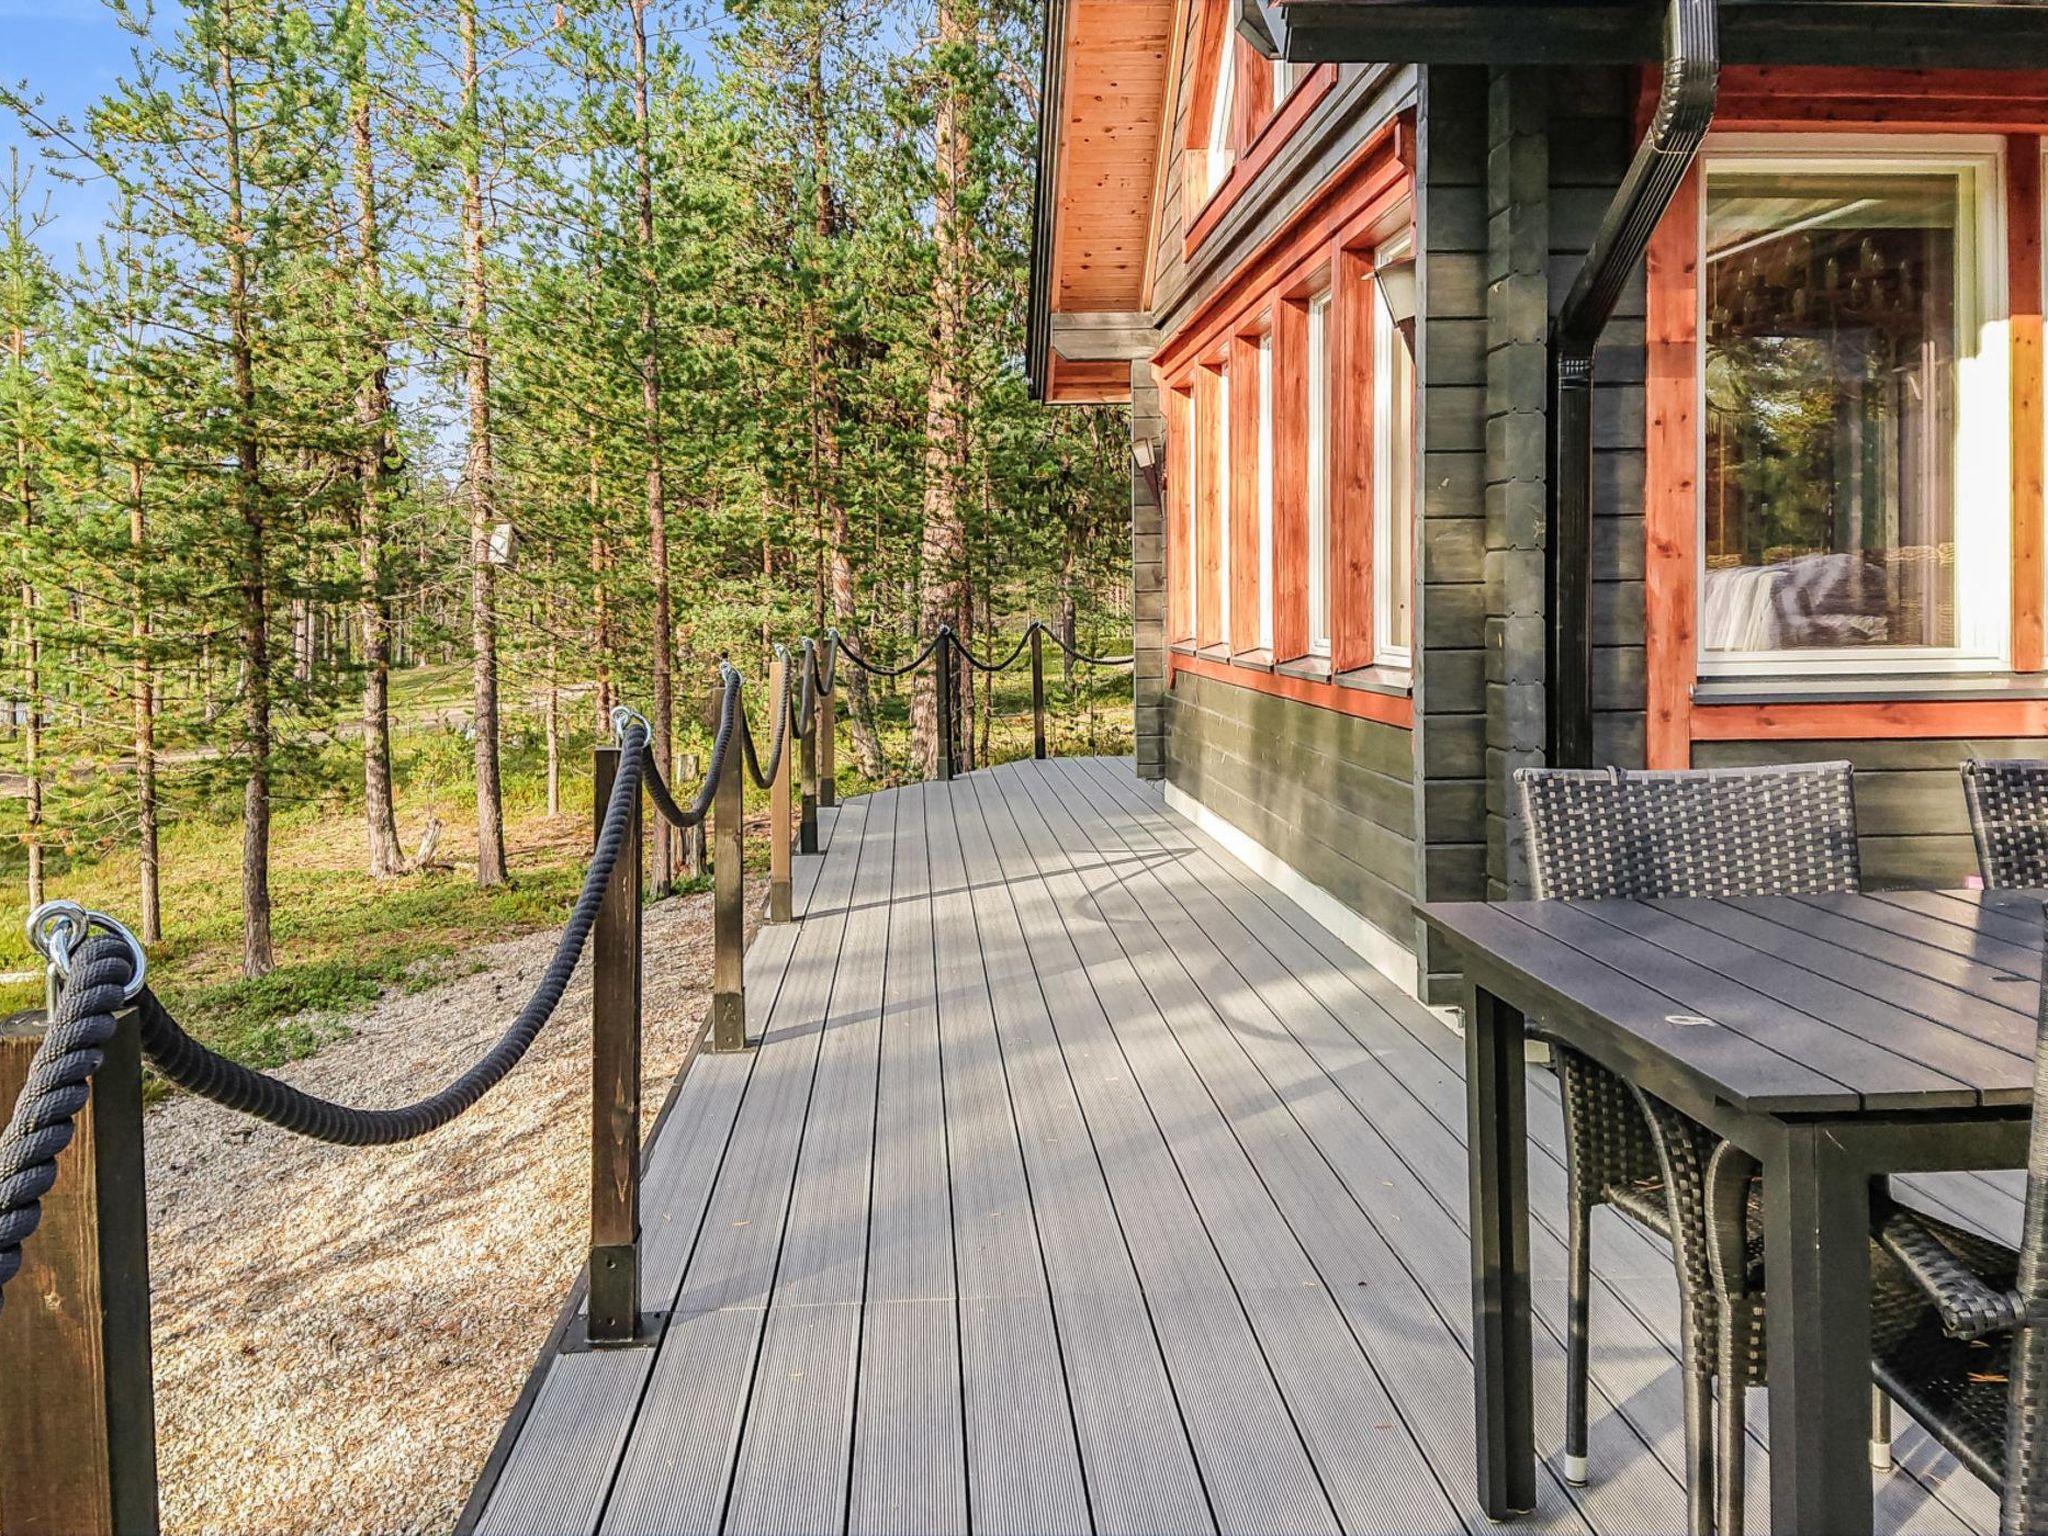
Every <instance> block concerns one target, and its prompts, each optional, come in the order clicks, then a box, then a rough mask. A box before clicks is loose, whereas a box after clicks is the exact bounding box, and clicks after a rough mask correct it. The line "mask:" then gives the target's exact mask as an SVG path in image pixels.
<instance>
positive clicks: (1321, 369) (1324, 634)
mask: <svg viewBox="0 0 2048 1536" xmlns="http://www.w3.org/2000/svg"><path fill="white" fill-rule="evenodd" d="M1330 306H1331V294H1330V291H1329V290H1328V289H1324V290H1323V292H1321V293H1319V294H1317V295H1316V296H1315V297H1314V298H1312V299H1310V300H1309V301H1308V582H1307V587H1308V650H1309V654H1310V655H1311V656H1327V655H1329V654H1330V492H1331V489H1332V487H1331V484H1330V428H1331V425H1332V423H1331V419H1330V418H1331V411H1330V405H1331V399H1330V394H1331V389H1330V386H1331V382H1332V381H1331V378H1330V339H1331V338H1330V320H1331V316H1332V312H1331V307H1330Z"/></svg>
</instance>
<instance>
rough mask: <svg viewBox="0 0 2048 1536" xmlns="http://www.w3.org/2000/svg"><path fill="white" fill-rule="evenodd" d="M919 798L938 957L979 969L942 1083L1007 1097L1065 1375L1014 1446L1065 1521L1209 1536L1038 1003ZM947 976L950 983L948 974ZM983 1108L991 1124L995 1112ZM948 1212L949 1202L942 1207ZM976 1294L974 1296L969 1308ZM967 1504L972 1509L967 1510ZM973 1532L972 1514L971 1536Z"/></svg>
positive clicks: (949, 824)
mask: <svg viewBox="0 0 2048 1536" xmlns="http://www.w3.org/2000/svg"><path fill="white" fill-rule="evenodd" d="M926 797H927V798H926V805H927V811H928V818H927V827H928V831H929V835H930V837H931V846H932V875H933V881H934V884H935V886H937V888H938V889H940V890H941V891H944V892H946V893H948V894H947V895H946V896H944V897H943V898H941V900H942V903H943V905H944V907H945V909H946V911H947V912H948V914H949V916H950V917H951V918H952V926H951V928H950V929H949V930H948V931H947V932H944V933H942V934H941V935H940V952H941V954H942V955H947V954H954V955H957V954H960V953H962V952H969V953H972V954H973V955H974V957H975V958H974V962H973V963H974V965H975V966H976V967H978V971H977V972H976V974H975V975H974V976H972V977H971V978H967V979H962V980H959V981H956V983H955V985H954V986H953V987H951V988H949V989H948V993H947V995H949V996H957V998H958V999H959V1002H960V1004H961V1007H960V1014H961V1018H962V1023H963V1026H965V1027H963V1028H961V1029H960V1030H959V1031H958V1033H957V1034H955V1035H953V1036H952V1037H951V1038H950V1039H949V1041H948V1051H947V1062H946V1067H947V1078H948V1082H949V1084H951V1083H954V1082H956V1081H967V1080H975V1079H978V1080H980V1081H982V1082H984V1083H985V1084H986V1085H987V1086H988V1088H989V1089H990V1090H991V1091H992V1092H994V1093H1001V1094H1004V1095H1006V1106H1007V1107H1006V1116H1007V1124H1008V1126H1009V1128H1010V1132H1011V1135H1012V1137H1013V1138H1014V1141H1013V1145H1014V1147H1015V1148H1016V1151H1017V1153H1018V1154H1019V1155H1021V1157H1022V1164H1021V1170H1020V1171H1021V1173H1022V1174H1023V1176H1024V1178H1025V1180H1026V1185H1027V1193H1026V1195H1025V1197H1024V1198H1025V1200H1026V1201H1027V1202H1028V1209H1029V1210H1030V1211H1031V1212H1032V1213H1033V1215H1034V1217H1035V1222H1036V1230H1037V1234H1038V1245H1039V1253H1040V1256H1041V1259H1042V1266H1043V1268H1042V1274H1043V1277H1044V1282H1045V1284H1046V1286H1047V1290H1048V1296H1049V1300H1050V1303H1051V1309H1050V1313H1049V1318H1050V1319H1056V1322H1057V1338H1058V1348H1059V1356H1058V1358H1059V1360H1060V1361H1062V1362H1063V1363H1064V1366H1065V1373H1064V1383H1065V1391H1066V1403H1067V1409H1068V1412H1067V1416H1066V1422H1065V1424H1064V1426H1060V1425H1057V1424H1056V1423H1055V1422H1054V1421H1052V1420H1051V1419H1050V1418H1048V1419H1047V1421H1046V1423H1045V1424H1044V1425H1043V1426H1042V1427H1041V1429H1040V1435H1041V1436H1049V1435H1052V1434H1053V1433H1054V1432H1055V1431H1056V1430H1057V1429H1059V1428H1062V1427H1063V1428H1064V1430H1065V1433H1066V1436H1067V1439H1066V1440H1065V1442H1064V1443H1063V1444H1058V1443H1046V1442H1045V1441H1043V1440H1041V1439H1027V1440H1025V1441H1024V1442H1023V1444H1024V1445H1025V1446H1029V1447H1040V1446H1042V1454H1044V1455H1046V1456H1048V1457H1050V1456H1052V1455H1053V1454H1054V1452H1055V1451H1056V1450H1060V1449H1068V1450H1070V1451H1071V1454H1072V1456H1073V1458H1074V1459H1073V1461H1072V1463H1071V1466H1072V1470H1073V1472H1074V1473H1075V1474H1076V1478H1075V1480H1074V1482H1073V1484H1072V1493H1073V1495H1075V1496H1077V1497H1075V1499H1074V1503H1073V1505H1072V1506H1071V1507H1070V1509H1069V1510H1068V1513H1069V1514H1070V1515H1078V1516H1079V1517H1080V1518H1081V1519H1082V1520H1084V1521H1088V1520H1092V1522H1093V1523H1094V1525H1095V1527H1096V1528H1097V1529H1101V1530H1115V1531H1130V1532H1143V1531H1157V1532H1169V1531H1213V1530H1214V1529H1215V1528H1216V1526H1215V1521H1214V1519H1213V1518H1212V1516H1211V1514H1210V1510H1209V1505H1208V1501H1207V1499H1206V1497H1205V1496H1204V1492H1203V1487H1202V1482H1201V1478H1200V1476H1199V1474H1198V1473H1197V1470H1196V1467H1195V1463H1194V1458H1193V1455H1192V1453H1191V1451H1190V1449H1189V1446H1188V1442H1187V1437H1186V1435H1185V1433H1184V1431H1183V1429H1182V1424H1181V1416H1180V1414H1179V1412H1178V1410H1177V1407H1176V1405H1175V1401H1174V1396H1173V1389H1172V1387H1171V1385H1170V1383H1169V1381H1168V1377H1167V1368H1166V1365H1165V1362H1164V1361H1163V1359H1162V1357H1161V1351H1160V1347H1159V1343H1158V1340H1157V1336H1156V1333H1155V1328H1154V1323H1153V1320H1152V1317H1151V1314H1150V1312H1149V1310H1148V1308H1147V1304H1146V1298H1145V1295H1144V1293H1143V1291H1142V1289H1141V1287H1140V1285H1139V1281H1138V1276H1137V1274H1136V1272H1135V1270H1134V1268H1133V1265H1132V1260H1131V1255H1130V1251H1129V1247H1128V1245H1127V1243H1126V1240H1125V1237H1124V1233H1123V1230H1122V1228H1121V1227H1120V1225H1119V1223H1118V1216H1117V1211H1116V1208H1115V1206H1114V1205H1113V1203H1112V1201H1111V1198H1110V1192H1109V1186H1108V1183H1107V1181H1106V1179H1105V1177H1104V1173H1103V1169H1102V1166H1101V1164H1100V1162H1099V1161H1098V1160H1097V1158H1096V1154H1095V1151H1094V1147H1093V1145H1092V1142H1091V1139H1090V1136H1089V1130H1088V1126H1087V1124H1086V1122H1085V1120H1084V1119H1083V1118H1082V1113H1081V1108H1080V1106H1079V1104H1078V1103H1077V1102H1076V1100H1075V1098H1074V1092H1073V1087H1072V1084H1071V1083H1070V1082H1069V1081H1068V1080H1067V1078H1066V1076H1065V1074H1064V1072H1063V1070H1062V1068H1061V1065H1060V1061H1059V1057H1058V1053H1057V1051H1056V1050H1055V1049H1049V1048H1048V1046H1047V1043H1046V1042H1047V1039H1048V1037H1049V1029H1048V1027H1047V1024H1046V1021H1045V1019H1044V1017H1043V1013H1044V1006H1045V1005H1044V1002H1043V999H1042V997H1041V995H1040V993H1039V991H1038V983H1037V980H1036V978H1035V977H1034V976H1033V975H1032V971H1031V966H1030V960H1029V957H1028V956H1026V955H1025V954H1024V952H1023V948H1022V945H1021V944H1020V943H1019V942H1018V941H1017V939H1016V937H1015V934H1014V916H1013V915H1012V914H1010V913H1009V912H1008V911H1007V907H1006V898H1005V897H1004V894H1003V893H1002V892H1001V891H1000V890H999V889H995V888H991V887H990V886H988V885H986V884H983V883H970V877H969V874H968V870H967V866H966V861H965V856H964V852H963V849H962V847H961V842H960V836H959V823H958V821H957V819H956V817H955V816H954V813H953V807H952V803H951V799H950V796H949V794H948V791H947V790H946V788H945V786H943V785H928V786H926ZM1006 917H1007V918H1009V921H1008V922H1007V923H1006V922H1005V921H1003V919H1004V918H1006ZM951 969H952V970H953V971H954V972H955V973H956V974H957V972H958V969H959V967H958V966H957V964H956V965H955V966H954V967H952V968H951ZM987 1113H988V1114H989V1115H990V1116H991V1117H992V1114H993V1111H990V1112H987ZM955 1209H956V1211H959V1210H961V1209H962V1202H960V1201H957V1200H956V1202H955ZM981 1295H982V1288H980V1287H977V1288H976V1289H975V1290H974V1291H973V1292H970V1293H969V1303H971V1302H978V1301H979V1300H980V1297H981ZM969 1303H963V1305H964V1306H966V1305H968V1304H969ZM969 1315H972V1313H971V1312H964V1313H963V1317H965V1316H969ZM991 1337H992V1338H995V1339H1000V1338H1001V1335H1000V1334H997V1333H993V1332H992V1333H991ZM974 1361H975V1363H976V1364H979V1365H981V1366H982V1367H983V1368H982V1369H980V1370H970V1372H969V1377H968V1380H969V1383H970V1386H972V1387H973V1388H974V1389H975V1390H976V1391H977V1392H978V1393H979V1394H980V1395H982V1396H986V1397H988V1398H990V1399H991V1400H992V1401H1000V1399H999V1398H998V1396H997V1392H996V1387H995V1383H994V1382H993V1381H992V1380H990V1379H989V1378H990V1377H991V1376H992V1375H994V1374H995V1373H996V1372H997V1371H1000V1370H1002V1369H1004V1367H1003V1366H1002V1364H1001V1361H1000V1357H995V1358H991V1356H990V1355H989V1354H988V1353H987V1352H986V1351H977V1352H976V1354H975V1356H974ZM982 1451H983V1456H984V1457H985V1458H988V1459H1001V1458H1006V1457H1008V1458H1012V1459H1014V1457H1015V1451H1014V1448H1006V1447H1005V1446H1004V1445H1003V1444H1002V1443H1001V1440H1000V1438H999V1437H998V1436H995V1435H993V1434H991V1435H990V1436H988V1437H987V1444H986V1446H985V1447H983V1448H982ZM1066 1469H1067V1468H1066V1464H1064V1463H1062V1464H1060V1470H1061V1471H1065V1470H1066ZM1036 1481H1037V1479H1035V1478H1033V1479H1029V1480H1028V1482H1029V1483H1032V1484H1035V1483H1036ZM1014 1503H1015V1500H1014V1499H1013V1498H1012V1499H1005V1500H1004V1502H1003V1504H1001V1505H999V1506H998V1507H997V1509H996V1510H995V1511H994V1512H993V1513H994V1514H995V1515H996V1516H997V1517H999V1518H1002V1520H1003V1525H1002V1528H1004V1529H1008V1530H1020V1531H1021V1530H1028V1529H1030V1528H1031V1527H1032V1524H1033V1522H1032V1521H1031V1520H1030V1519H1028V1518H1023V1517H1022V1511H1018V1512H1016V1513H1009V1509H1010V1506H1012V1505H1013V1504H1014ZM981 1508H982V1506H981V1504H980V1503H979V1502H978V1503H977V1514H978V1515H979V1514H980V1512H981ZM982 1523H983V1522H982V1521H981V1520H980V1519H977V1521H976V1527H977V1529H979V1528H980V1527H981V1525H982Z"/></svg>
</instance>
